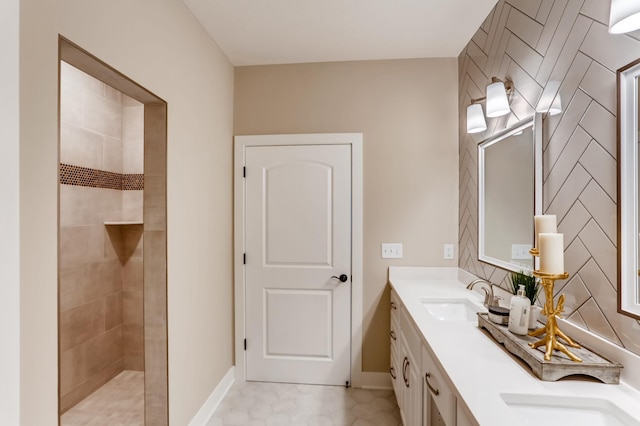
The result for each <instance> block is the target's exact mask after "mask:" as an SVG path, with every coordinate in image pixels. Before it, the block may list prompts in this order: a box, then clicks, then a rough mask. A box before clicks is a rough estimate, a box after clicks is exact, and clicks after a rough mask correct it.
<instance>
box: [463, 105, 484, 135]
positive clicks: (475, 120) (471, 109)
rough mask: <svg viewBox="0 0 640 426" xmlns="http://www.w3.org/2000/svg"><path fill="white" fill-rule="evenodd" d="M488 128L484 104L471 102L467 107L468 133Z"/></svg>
mask: <svg viewBox="0 0 640 426" xmlns="http://www.w3.org/2000/svg"><path fill="white" fill-rule="evenodd" d="M485 130H487V122H486V121H485V120H484V112H483V111H482V105H480V104H471V105H469V106H468V107H467V133H480V132H484V131H485Z"/></svg>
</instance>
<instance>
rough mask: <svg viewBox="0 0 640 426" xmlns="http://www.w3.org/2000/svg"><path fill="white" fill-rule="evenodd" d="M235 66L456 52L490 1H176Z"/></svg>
mask: <svg viewBox="0 0 640 426" xmlns="http://www.w3.org/2000/svg"><path fill="white" fill-rule="evenodd" d="M183 1H184V2H185V3H186V4H187V6H188V7H189V9H190V10H191V12H192V13H193V14H194V16H195V17H196V18H197V19H198V20H199V21H200V22H201V24H202V25H203V26H204V28H205V29H206V30H207V32H208V33H209V34H210V35H211V37H212V38H213V39H214V40H215V41H216V43H217V44H218V45H219V46H220V48H221V49H222V50H223V51H224V53H225V54H226V55H227V57H228V58H229V60H230V61H231V62H232V63H233V65H235V66H244V65H265V64H289V63H304V62H333V61H353V60H369V59H401V58H429V57H457V56H458V55H459V54H460V52H461V51H462V49H463V48H464V47H465V46H466V44H467V43H468V42H469V40H470V39H471V37H472V36H473V34H474V33H475V32H476V30H477V29H478V28H479V27H480V25H481V24H482V22H483V21H484V19H485V18H486V17H487V15H488V14H489V12H490V11H491V9H492V8H493V7H494V6H495V4H496V3H497V0H183Z"/></svg>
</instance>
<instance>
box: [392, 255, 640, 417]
mask: <svg viewBox="0 0 640 426" xmlns="http://www.w3.org/2000/svg"><path fill="white" fill-rule="evenodd" d="M474 278H475V277H474V276H472V275H471V274H469V273H467V272H465V271H462V270H459V269H458V268H427V267H425V268H421V267H418V268H413V267H391V268H389V282H390V283H391V287H392V291H391V300H390V309H391V331H390V342H391V366H390V375H391V380H392V383H393V388H394V391H395V393H396V397H397V400H398V405H399V407H400V410H401V414H402V419H403V422H404V424H405V425H406V426H419V425H427V426H432V425H434V426H436V425H437V426H440V425H446V426H455V425H460V426H466V425H481V426H493V425H496V426H497V425H514V426H515V425H534V424H535V425H538V424H544V425H545V426H553V425H561V424H562V425H565V424H570V423H576V424H589V425H590V426H598V425H603V426H604V425H606V426H613V425H635V426H640V406H638V404H637V402H638V401H640V391H639V390H638V389H636V388H634V387H633V386H631V385H630V383H628V382H627V381H626V380H625V375H624V373H625V372H624V369H623V375H622V380H621V383H620V384H618V385H607V384H603V383H600V382H598V381H596V380H592V379H589V378H584V377H571V378H567V379H563V380H560V381H556V382H548V381H541V380H539V379H538V378H536V377H535V376H534V375H533V374H532V373H531V371H530V369H529V367H528V366H527V365H525V364H523V363H522V362H521V361H520V360H519V359H518V358H516V357H514V356H512V355H510V354H509V353H508V352H506V351H505V350H504V348H502V347H501V346H500V345H499V344H497V343H496V342H495V341H493V340H492V338H491V336H489V335H488V334H486V332H483V331H482V330H481V329H480V328H478V326H477V314H476V313H477V312H485V311H486V309H485V308H484V306H483V305H482V299H483V298H482V296H481V295H480V293H477V292H475V291H470V290H467V289H466V286H465V284H466V283H468V282H470V281H471V280H473V279H474ZM585 338H586V337H585V336H580V337H579V338H578V341H579V342H580V343H583V344H585V345H586V342H585V341H584V339H585ZM595 343H596V342H594V344H595ZM621 357H622V358H624V359H616V361H618V362H620V363H622V364H623V365H624V366H625V367H626V369H627V370H628V371H626V373H627V374H628V377H632V375H633V373H632V371H635V374H636V375H637V371H638V368H639V367H638V362H640V357H637V356H635V355H629V354H624V355H621ZM629 373H631V375H629ZM634 386H637V384H635V383H634Z"/></svg>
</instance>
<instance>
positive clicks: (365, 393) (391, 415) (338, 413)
mask: <svg viewBox="0 0 640 426" xmlns="http://www.w3.org/2000/svg"><path fill="white" fill-rule="evenodd" d="M227 425H245V426H250V425H251V426H258V425H295V426H305V425H328V426H342V425H344V426H347V425H348V426H367V425H371V426H374V425H375V426H385V425H388V426H398V425H402V421H401V419H400V410H399V408H398V405H397V403H396V399H395V396H394V394H393V391H391V390H369V389H353V388H349V389H346V388H344V387H339V386H311V385H295V384H284V383H259V382H236V383H234V385H233V386H232V387H231V389H230V390H229V392H228V393H227V395H226V396H225V397H224V399H223V400H222V402H221V403H220V405H219V406H218V409H217V410H216V411H215V413H214V414H213V417H212V418H211V419H210V420H209V422H208V423H207V426H227Z"/></svg>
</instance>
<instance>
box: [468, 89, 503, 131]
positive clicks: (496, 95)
mask: <svg viewBox="0 0 640 426" xmlns="http://www.w3.org/2000/svg"><path fill="white" fill-rule="evenodd" d="M511 93H513V83H512V82H511V81H509V80H507V81H505V82H503V81H502V80H499V79H498V78H496V77H492V78H491V84H489V85H488V86H487V95H486V96H484V97H482V98H478V99H471V105H469V106H468V107H467V133H479V132H484V131H485V130H487V122H486V121H485V119H484V115H485V114H484V113H483V111H482V105H480V103H479V102H482V101H484V100H486V101H487V102H486V108H487V113H486V116H487V117H489V118H495V117H501V116H503V115H506V114H509V113H510V112H511V108H510V107H509V96H510V95H511Z"/></svg>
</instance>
